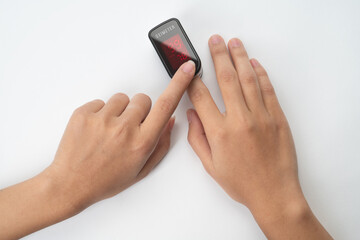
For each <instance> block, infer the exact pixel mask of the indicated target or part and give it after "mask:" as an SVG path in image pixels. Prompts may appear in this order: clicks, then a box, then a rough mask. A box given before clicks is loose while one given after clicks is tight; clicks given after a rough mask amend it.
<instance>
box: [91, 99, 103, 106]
mask: <svg viewBox="0 0 360 240" xmlns="http://www.w3.org/2000/svg"><path fill="white" fill-rule="evenodd" d="M92 104H98V105H101V106H102V107H103V106H104V105H105V102H104V101H103V100H101V99H95V100H93V101H92Z"/></svg>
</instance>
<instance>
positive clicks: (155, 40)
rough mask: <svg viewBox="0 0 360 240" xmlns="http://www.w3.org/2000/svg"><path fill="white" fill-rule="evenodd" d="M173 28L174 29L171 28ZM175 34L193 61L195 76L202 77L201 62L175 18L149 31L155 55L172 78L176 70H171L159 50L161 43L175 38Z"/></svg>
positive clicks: (163, 54) (164, 56) (161, 51)
mask: <svg viewBox="0 0 360 240" xmlns="http://www.w3.org/2000/svg"><path fill="white" fill-rule="evenodd" d="M172 26H174V28H172ZM169 28H170V29H171V28H172V29H171V31H168V30H167V29H169ZM176 34H179V36H180V38H181V39H182V41H183V43H184V45H185V47H186V49H187V50H188V52H189V57H190V59H191V60H192V61H194V63H195V66H196V70H195V76H197V75H199V76H200V77H201V75H202V68H201V61H200V58H199V56H198V54H197V53H196V51H195V49H194V47H193V45H192V44H191V42H190V39H189V38H188V36H187V35H186V32H185V30H184V28H183V27H182V26H181V23H180V21H179V20H178V19H176V18H170V19H169V20H166V21H165V22H162V23H160V24H159V25H157V26H156V27H154V28H152V29H151V30H150V31H149V34H148V36H149V39H150V41H151V43H152V45H153V46H154V48H155V50H156V52H157V54H158V55H159V57H160V59H161V61H162V63H163V64H164V67H165V69H166V71H167V72H168V74H169V75H170V77H171V78H172V77H173V76H174V74H175V72H176V71H177V69H173V68H172V66H171V64H170V62H169V60H168V59H167V57H166V55H165V53H164V52H163V50H162V48H161V44H162V42H164V41H166V40H167V39H169V38H171V37H173V36H175V35H176Z"/></svg>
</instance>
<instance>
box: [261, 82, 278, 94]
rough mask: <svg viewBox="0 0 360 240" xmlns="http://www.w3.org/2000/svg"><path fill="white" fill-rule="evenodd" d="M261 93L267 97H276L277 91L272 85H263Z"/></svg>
mask: <svg viewBox="0 0 360 240" xmlns="http://www.w3.org/2000/svg"><path fill="white" fill-rule="evenodd" d="M261 91H262V93H263V94H266V95H275V89H274V87H273V86H272V85H271V84H266V83H265V84H262V86H261Z"/></svg>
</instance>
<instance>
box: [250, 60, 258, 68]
mask: <svg viewBox="0 0 360 240" xmlns="http://www.w3.org/2000/svg"><path fill="white" fill-rule="evenodd" d="M250 63H251V66H253V67H257V66H259V62H258V61H257V60H256V59H255V58H253V59H251V60H250Z"/></svg>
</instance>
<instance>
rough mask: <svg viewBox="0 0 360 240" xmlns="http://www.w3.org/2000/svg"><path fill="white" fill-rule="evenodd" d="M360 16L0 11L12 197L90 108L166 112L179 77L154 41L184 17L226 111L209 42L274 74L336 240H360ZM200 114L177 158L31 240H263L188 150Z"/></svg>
mask: <svg viewBox="0 0 360 240" xmlns="http://www.w3.org/2000/svg"><path fill="white" fill-rule="evenodd" d="M359 11H360V2H359V1H356V0H353V1H351V0H347V1H344V0H343V1H296V2H295V1H266V0H264V1H241V0H236V1H235V0H234V1H210V0H206V1H194V0H192V1H190V0H186V1H184V0H181V1H120V0H118V1H115V0H114V1H110V0H105V1H89V0H75V1H74V0H71V1H70V0H66V1H16V0H11V1H0V109H1V111H0V112H1V113H0V188H4V187H7V186H9V185H12V184H15V183H17V182H20V181H23V180H25V179H27V178H29V177H32V176H34V175H36V174H37V173H39V172H40V171H41V170H42V169H44V168H45V167H46V166H48V165H49V164H50V163H51V161H52V160H53V156H54V153H55V151H56V149H57V145H58V143H59V140H60V138H61V136H62V133H63V131H64V128H65V126H66V124H67V121H68V119H69V117H70V115H71V114H72V111H73V110H74V109H75V108H76V107H78V106H80V105H82V104H83V103H85V102H87V101H89V100H92V99H95V98H102V99H104V100H107V99H108V98H109V97H110V96H111V95H112V94H114V93H116V92H125V93H127V94H128V95H129V96H130V97H131V96H132V95H134V94H135V93H137V92H144V93H146V94H148V95H149V96H150V97H151V98H152V100H153V101H155V100H156V98H157V97H158V96H159V94H160V93H161V92H162V91H163V90H164V89H165V87H166V85H167V83H168V82H169V77H168V75H167V73H166V71H165V69H164V67H163V66H162V64H161V62H160V60H159V59H158V56H157V55H156V52H155V51H154V49H153V47H152V45H151V43H150V41H149V39H148V37H147V33H148V31H149V30H150V29H151V28H152V27H154V26H155V25H157V24H158V23H160V22H162V21H164V20H166V19H168V18H171V17H177V18H178V19H180V21H181V22H182V24H183V27H184V28H185V30H186V31H187V33H188V35H189V38H190V39H191V41H192V43H193V45H194V46H195V48H196V50H197V52H198V54H199V56H200V58H201V60H202V62H203V68H204V77H203V80H204V82H205V84H206V85H207V86H208V87H209V88H210V91H211V93H212V94H213V96H214V98H215V100H216V102H217V103H218V105H219V107H220V108H221V109H222V110H224V108H223V103H222V100H221V95H220V92H219V89H218V86H217V83H216V79H215V73H214V68H213V65H212V61H211V57H210V54H209V51H208V46H207V41H208V38H209V36H210V35H212V34H214V33H219V34H220V35H222V36H223V37H224V38H225V39H226V40H229V39H230V38H231V37H235V36H236V37H239V38H241V39H242V40H243V42H244V44H245V46H246V47H247V50H248V53H249V55H250V57H256V58H257V59H259V61H260V62H261V63H262V64H263V65H264V66H265V67H266V69H267V70H268V73H269V75H270V77H271V80H272V82H273V84H274V86H275V89H276V91H277V94H278V97H279V100H280V102H281V104H282V106H283V109H284V111H285V113H286V115H287V118H288V120H289V122H290V125H291V128H292V132H293V135H294V138H295V143H296V148H297V154H298V164H299V175H300V181H301V184H302V187H303V190H304V193H305V195H306V197H307V199H308V201H309V204H310V206H311V207H312V209H313V211H314V212H315V214H316V215H317V217H318V218H319V219H320V221H321V222H322V223H323V225H324V226H325V227H326V228H327V229H328V231H329V232H330V233H331V234H332V235H333V236H334V237H335V238H337V239H359V238H360V232H359V228H358V227H359V225H358V224H359V221H360V206H359V203H360V163H359V162H360V154H359V144H360V127H359V123H360V107H359V104H360V71H359V66H360V47H359V46H360V44H359V43H360V15H359ZM189 107H191V103H190V102H189V100H188V97H187V96H186V95H185V96H184V97H183V99H182V101H181V102H180V105H179V107H178V109H177V111H176V112H175V115H176V125H175V127H174V131H173V135H172V146H171V150H170V152H169V153H168V155H167V156H166V158H165V159H164V160H163V162H162V163H161V164H160V165H159V166H158V167H157V168H156V169H155V170H154V171H153V172H152V173H151V174H150V175H149V176H148V177H147V178H146V179H144V180H143V181H142V182H140V183H138V184H136V185H135V186H133V187H131V188H130V189H128V190H126V191H124V192H122V193H120V194H119V195H118V196H116V197H114V198H112V199H109V200H106V201H103V202H100V203H97V204H95V205H94V206H92V207H90V208H88V209H86V210H85V211H84V212H82V213H81V214H79V215H77V216H75V217H73V218H71V219H69V220H66V221H64V222H62V223H59V224H56V225H55V226H51V227H49V228H47V229H44V230H42V231H39V232H37V233H35V234H33V235H31V236H29V237H27V239H127V240H132V239H157V240H161V239H164V240H165V239H175V240H176V239H179V240H180V239H181V240H183V239H207V240H212V239H214V240H215V239H265V236H264V235H263V234H262V232H261V230H260V229H259V227H258V226H257V224H256V222H255V221H254V220H253V218H252V216H251V214H250V212H249V211H248V210H247V209H246V208H245V207H244V206H242V205H240V204H238V203H236V202H234V201H233V200H231V199H230V198H229V197H228V196H227V195H226V194H225V193H224V192H223V190H222V189H221V188H220V187H219V186H218V185H217V184H216V183H215V182H214V181H213V180H212V179H211V178H210V177H209V176H208V175H207V174H206V172H205V171H204V169H203V167H202V165H201V163H200V160H199V159H198V158H197V156H196V155H195V154H194V152H193V151H192V149H191V148H190V146H189V145H188V143H187V140H186V135H187V121H186V116H185V111H186V109H188V108H189ZM0 217H1V213H0Z"/></svg>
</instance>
